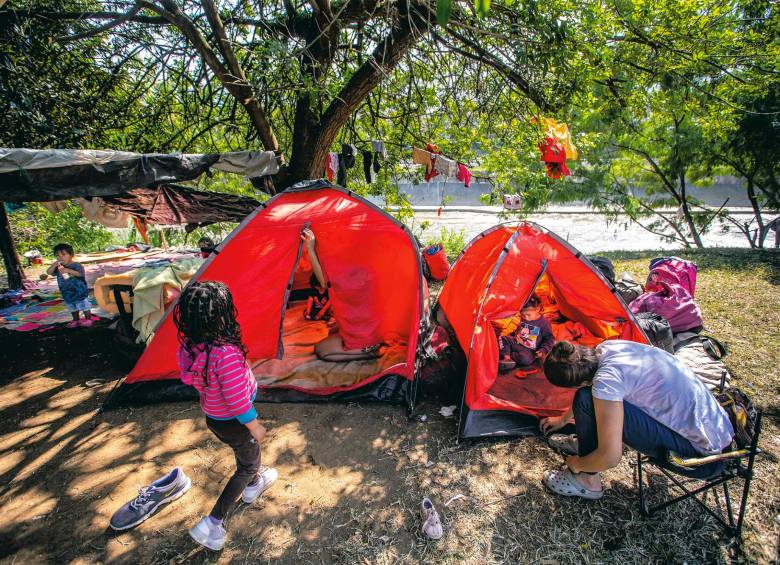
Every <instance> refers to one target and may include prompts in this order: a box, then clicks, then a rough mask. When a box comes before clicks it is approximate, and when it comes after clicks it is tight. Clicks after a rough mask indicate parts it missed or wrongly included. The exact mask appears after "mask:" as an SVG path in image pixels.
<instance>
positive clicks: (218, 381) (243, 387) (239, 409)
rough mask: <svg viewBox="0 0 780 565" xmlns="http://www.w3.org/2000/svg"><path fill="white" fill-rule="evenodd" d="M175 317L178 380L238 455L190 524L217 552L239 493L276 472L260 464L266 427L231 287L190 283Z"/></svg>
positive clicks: (264, 485) (259, 486) (260, 485)
mask: <svg viewBox="0 0 780 565" xmlns="http://www.w3.org/2000/svg"><path fill="white" fill-rule="evenodd" d="M173 319H174V321H175V323H176V328H177V329H178V336H179V342H180V343H181V347H180V348H179V367H180V369H181V380H182V381H183V382H184V383H185V384H188V385H192V386H193V387H195V389H196V390H197V391H198V393H199V395H200V407H201V409H202V410H203V412H204V413H205V414H206V426H208V428H209V429H210V430H211V431H212V432H213V433H214V435H215V436H217V439H219V440H220V441H221V442H223V443H225V444H227V445H229V446H230V447H231V449H233V453H234V454H235V457H236V471H235V473H234V474H233V476H232V477H231V478H230V480H228V482H227V484H226V485H225V488H224V489H223V490H222V494H220V495H219V498H218V499H217V502H216V504H215V505H214V508H213V509H212V510H211V513H210V514H209V515H208V516H206V517H205V518H203V519H202V520H201V521H200V522H198V523H197V524H196V525H195V526H194V527H193V528H192V529H190V536H192V538H193V539H194V540H195V541H196V542H198V543H199V544H201V545H203V546H205V547H207V548H209V549H212V550H214V551H219V550H220V549H222V547H223V546H224V545H225V533H226V532H225V527H224V525H223V520H224V519H225V516H226V515H227V514H228V513H229V512H230V511H231V510H233V508H234V507H235V506H236V504H237V502H238V498H239V496H240V497H241V499H242V500H243V501H244V502H246V503H247V504H249V503H252V502H254V500H255V499H256V498H257V497H258V496H260V495H261V494H262V493H263V491H265V490H266V489H268V488H269V487H270V486H271V485H272V484H273V483H274V482H275V481H276V478H277V473H276V470H275V469H271V468H268V467H262V466H261V465H260V445H261V444H262V442H263V438H264V437H265V428H264V427H263V426H262V425H261V424H260V422H259V421H258V420H257V412H256V411H255V408H254V405H253V402H254V400H255V395H256V394H257V381H256V380H255V377H254V376H253V375H252V371H251V370H250V368H249V365H248V364H247V362H246V349H245V348H244V344H243V342H242V341H241V328H240V327H239V325H238V321H237V311H236V307H235V304H234V303H233V296H232V295H231V294H230V290H229V289H228V288H227V287H226V286H225V285H224V284H222V283H220V282H214V281H207V282H194V283H192V284H190V285H188V286H187V287H186V288H185V289H184V291H183V292H182V293H181V296H180V297H179V301H178V303H177V304H176V307H175V308H174V311H173Z"/></svg>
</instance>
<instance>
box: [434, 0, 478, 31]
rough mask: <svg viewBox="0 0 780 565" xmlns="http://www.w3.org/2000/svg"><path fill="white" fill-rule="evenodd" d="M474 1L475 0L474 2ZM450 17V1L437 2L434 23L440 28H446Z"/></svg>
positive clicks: (441, 0) (439, 0)
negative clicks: (437, 23)
mask: <svg viewBox="0 0 780 565" xmlns="http://www.w3.org/2000/svg"><path fill="white" fill-rule="evenodd" d="M475 1H476V0H475ZM451 16H452V0H437V2H436V21H437V22H439V25H440V26H446V25H447V23H449V21H450V17H451Z"/></svg>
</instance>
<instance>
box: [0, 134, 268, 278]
mask: <svg viewBox="0 0 780 565" xmlns="http://www.w3.org/2000/svg"><path fill="white" fill-rule="evenodd" d="M280 159H281V158H280V157H279V156H277V155H276V153H275V152H273V151H236V152H230V153H221V154H219V153H214V154H191V155H190V154H182V153H174V154H162V153H150V154H140V153H129V152H126V151H108V150H87V149H15V148H0V202H16V203H21V202H51V201H56V200H68V199H71V198H92V197H103V196H116V195H121V194H124V193H126V192H127V191H129V190H132V189H135V188H149V187H155V186H158V185H160V184H163V183H172V182H181V181H186V180H193V179H195V178H197V177H199V176H200V175H201V174H203V173H205V172H207V171H208V170H209V169H216V170H222V171H225V172H230V173H236V174H243V175H246V176H248V177H250V178H252V179H256V178H259V177H263V176H267V175H273V174H276V173H277V172H278V171H279V162H280ZM195 223H197V222H195ZM0 254H2V256H3V262H4V263H5V266H6V269H7V271H8V283H9V286H10V287H11V288H18V287H20V286H21V284H22V280H23V278H24V272H23V271H22V267H21V265H20V264H19V261H18V259H17V256H16V249H15V246H14V244H13V240H12V238H11V230H10V226H9V224H8V216H7V214H6V212H5V208H4V207H3V206H0Z"/></svg>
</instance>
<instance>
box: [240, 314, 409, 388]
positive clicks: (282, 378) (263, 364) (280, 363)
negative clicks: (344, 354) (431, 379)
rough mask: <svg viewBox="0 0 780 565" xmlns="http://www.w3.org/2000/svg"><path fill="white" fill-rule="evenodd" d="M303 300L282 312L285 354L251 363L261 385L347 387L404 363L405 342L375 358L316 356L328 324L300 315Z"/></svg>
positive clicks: (390, 345)
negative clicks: (346, 359)
mask: <svg viewBox="0 0 780 565" xmlns="http://www.w3.org/2000/svg"><path fill="white" fill-rule="evenodd" d="M305 308H306V304H305V303H300V302H295V303H292V304H291V305H290V306H289V308H288V309H287V311H286V312H285V316H284V332H283V335H284V337H283V344H284V356H283V358H282V359H266V360H259V361H255V362H253V363H252V372H253V373H254V375H255V377H256V378H257V382H258V384H260V385H262V386H284V387H294V388H302V389H307V390H312V389H327V388H331V387H349V386H352V385H355V384H357V383H359V382H361V381H364V380H366V379H368V378H370V377H373V376H374V375H378V374H380V373H384V372H389V370H390V369H392V368H393V367H396V366H400V367H403V366H404V365H405V363H406V354H407V347H406V344H405V343H402V342H397V343H392V344H388V346H387V347H384V348H383V353H382V356H381V357H379V358H378V359H370V360H365V361H349V362H338V363H334V362H330V361H322V360H320V359H318V358H317V357H316V356H315V354H314V346H315V344H317V343H318V342H320V341H322V340H323V339H325V338H326V337H327V336H328V333H329V326H328V324H327V323H326V322H322V321H309V320H306V319H305V318H304V317H303V311H304V310H305Z"/></svg>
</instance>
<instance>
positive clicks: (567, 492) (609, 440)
mask: <svg viewBox="0 0 780 565" xmlns="http://www.w3.org/2000/svg"><path fill="white" fill-rule="evenodd" d="M544 373H545V376H546V377H547V380H548V381H550V382H551V383H552V384H554V385H556V386H560V387H566V388H577V389H578V390H577V393H576V394H575V395H574V401H573V403H572V408H571V410H569V412H568V413H567V414H564V415H562V416H558V417H549V418H544V419H542V420H541V423H540V428H541V430H542V432H543V433H545V434H548V433H551V432H554V431H556V430H558V429H560V428H562V427H563V426H564V425H565V424H566V423H568V422H569V420H570V419H571V418H572V416H573V417H574V420H575V426H576V430H577V435H576V437H575V436H564V435H561V434H557V437H556V436H552V437H551V438H550V445H552V446H553V447H554V448H556V449H558V450H559V451H561V452H562V453H564V454H565V455H567V457H566V464H565V465H564V467H563V468H562V469H560V470H548V471H545V473H544V484H545V485H546V486H547V488H549V489H550V490H551V491H552V492H554V493H557V494H561V495H564V496H580V497H582V498H588V499H594V500H595V499H598V498H601V496H602V494H603V488H602V484H601V478H600V477H599V473H600V472H602V471H606V470H607V469H611V468H612V467H615V466H617V465H618V464H619V463H620V459H621V457H622V456H623V443H625V444H627V445H628V446H629V447H631V448H633V449H635V450H637V451H639V452H640V453H643V454H645V455H648V456H650V457H653V458H655V459H657V460H659V461H664V460H665V457H666V455H667V453H668V452H669V451H674V452H676V453H677V454H679V455H681V456H683V457H701V456H706V455H714V454H718V453H720V452H722V451H723V450H724V449H725V448H726V447H728V446H729V445H730V444H731V440H732V438H733V437H734V429H733V427H732V425H731V422H730V420H729V417H728V415H727V414H726V412H725V411H724V410H723V408H722V407H721V406H720V404H718V401H717V400H716V399H715V397H714V396H713V395H712V393H710V391H709V390H707V387H706V386H705V385H704V384H703V383H702V382H701V381H700V380H699V379H698V378H697V377H696V375H694V374H693V373H692V372H691V370H690V369H689V368H688V367H686V366H685V365H683V364H682V363H681V362H680V361H679V360H677V359H676V358H675V357H674V356H673V355H670V354H669V353H667V352H666V351H663V350H661V349H658V348H656V347H652V346H649V345H643V344H641V343H635V342H632V341H622V340H609V341H605V342H604V343H602V344H601V345H599V346H597V347H596V348H595V349H589V348H587V347H584V346H581V345H574V344H571V343H569V342H567V341H561V342H559V343H557V344H556V345H555V346H554V347H553V348H552V351H550V354H549V355H548V356H547V359H545V362H544ZM722 466H723V462H719V461H716V462H714V463H708V464H706V465H702V466H700V467H697V468H696V469H695V471H690V472H688V471H687V470H686V472H687V474H688V475H689V476H691V477H694V478H706V477H708V476H712V475H714V474H717V473H718V472H720V470H721V469H722Z"/></svg>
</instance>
